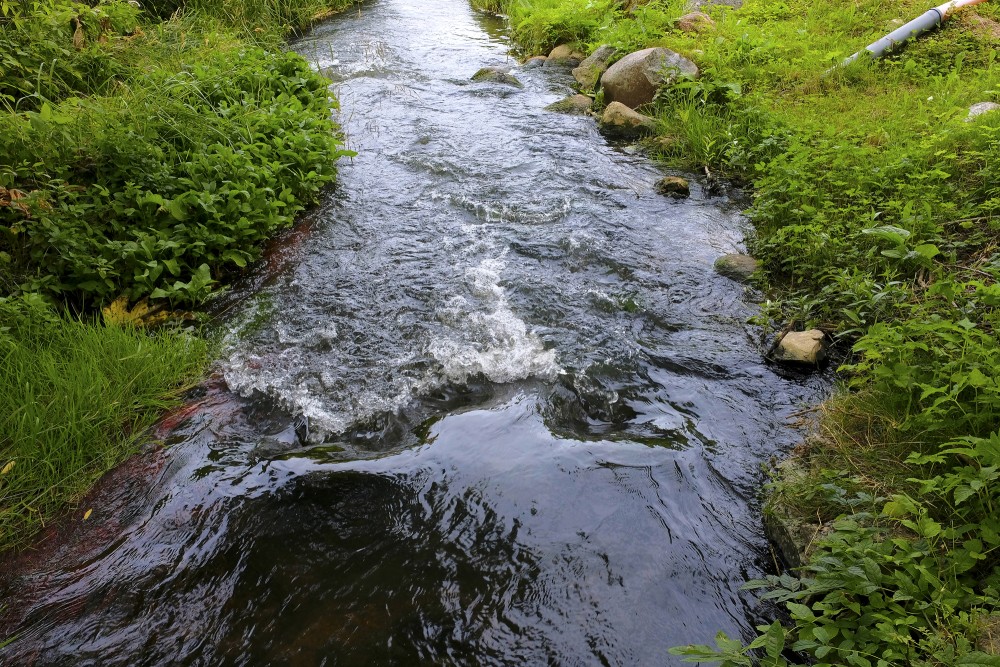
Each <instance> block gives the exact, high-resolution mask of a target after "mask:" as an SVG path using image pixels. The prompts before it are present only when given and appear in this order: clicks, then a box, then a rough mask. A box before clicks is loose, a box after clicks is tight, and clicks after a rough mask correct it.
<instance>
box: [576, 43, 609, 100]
mask: <svg viewBox="0 0 1000 667" xmlns="http://www.w3.org/2000/svg"><path fill="white" fill-rule="evenodd" d="M617 52H618V49H616V48H615V47H613V46H611V45H610V44H605V45H603V46H600V47H598V48H597V50H596V51H594V52H593V53H591V54H590V55H589V56H587V57H586V58H584V60H583V62H582V63H580V65H579V66H578V67H576V68H575V69H574V70H573V78H574V79H576V81H577V83H579V84H580V87H581V88H582V89H583V90H594V89H595V88H597V83H598V82H599V81H600V80H601V75H602V74H604V72H605V71H606V70H607V69H608V60H610V59H611V58H612V57H613V56H614V55H615V54H616V53H617Z"/></svg>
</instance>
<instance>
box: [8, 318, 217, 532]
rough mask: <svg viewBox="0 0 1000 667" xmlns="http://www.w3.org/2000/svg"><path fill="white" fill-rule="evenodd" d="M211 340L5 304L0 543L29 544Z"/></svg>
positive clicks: (122, 453)
mask: <svg viewBox="0 0 1000 667" xmlns="http://www.w3.org/2000/svg"><path fill="white" fill-rule="evenodd" d="M205 363H206V344H205V342H204V341H202V340H200V339H198V338H196V337H194V336H191V335H187V334H178V333H168V332H162V333H147V332H143V331H138V330H135V329H129V328H119V327H104V326H101V325H99V324H93V323H90V322H86V321H79V320H73V319H66V318H61V317H58V316H56V315H54V314H53V313H52V312H51V311H50V310H48V309H46V308H44V307H38V306H34V307H29V306H24V305H20V304H19V303H15V302H13V301H7V302H0V387H3V391H0V471H2V472H0V550H4V549H10V548H17V547H23V546H25V545H26V544H28V543H29V540H30V539H31V537H32V536H33V535H34V534H35V533H36V531H37V530H38V529H40V528H41V527H43V526H44V525H46V524H47V523H48V522H49V521H51V520H52V519H54V518H55V517H57V516H59V515H60V514H61V513H62V512H64V511H65V509H66V508H67V507H71V506H72V504H73V503H74V502H75V501H76V500H78V499H79V498H80V497H81V496H82V495H83V494H84V493H85V492H86V491H87V490H88V489H89V488H90V487H91V486H92V485H93V483H94V482H95V481H96V480H97V479H98V478H99V477H100V476H101V475H102V474H103V473H104V472H105V471H107V470H109V469H110V468H112V467H114V466H115V465H117V464H118V463H120V462H121V461H122V460H124V459H125V458H126V457H127V456H128V455H129V454H131V453H133V452H135V451H136V449H137V446H138V445H139V444H140V443H141V441H142V439H143V438H145V437H147V429H148V427H149V426H150V425H151V424H152V423H153V422H154V421H155V420H156V418H157V416H158V415H159V414H160V413H161V412H162V411H163V410H164V409H166V408H168V407H170V406H172V405H175V404H177V402H178V398H179V395H180V392H181V391H182V390H183V389H184V388H185V387H187V386H189V385H190V383H191V382H193V381H196V380H197V379H198V378H199V377H200V375H201V372H202V370H203V368H204V367H205Z"/></svg>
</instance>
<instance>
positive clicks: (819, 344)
mask: <svg viewBox="0 0 1000 667" xmlns="http://www.w3.org/2000/svg"><path fill="white" fill-rule="evenodd" d="M825 339H826V334H824V333H823V332H822V331H820V330H819V329H810V330H809V331H790V332H788V333H787V334H785V335H784V336H783V337H782V338H781V340H780V341H779V342H778V346H777V347H776V348H775V350H774V355H773V357H774V360H775V361H782V362H787V363H794V364H812V365H816V364H818V363H819V362H821V361H823V359H825V358H826V346H825V345H824V341H825Z"/></svg>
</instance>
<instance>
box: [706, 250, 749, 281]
mask: <svg viewBox="0 0 1000 667" xmlns="http://www.w3.org/2000/svg"><path fill="white" fill-rule="evenodd" d="M756 270H757V260H756V259H754V258H753V257H751V256H750V255H744V254H742V253H732V254H729V255H723V256H722V257H720V258H719V259H717V260H715V272H716V273H718V274H719V275H720V276H725V277H726V278H732V279H733V280H737V281H739V282H741V283H745V282H746V281H748V280H750V276H752V275H753V272H754V271H756Z"/></svg>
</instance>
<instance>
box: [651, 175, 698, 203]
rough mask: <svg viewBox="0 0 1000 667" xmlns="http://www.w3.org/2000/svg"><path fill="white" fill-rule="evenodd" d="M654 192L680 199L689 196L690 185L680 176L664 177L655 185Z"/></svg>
mask: <svg viewBox="0 0 1000 667" xmlns="http://www.w3.org/2000/svg"><path fill="white" fill-rule="evenodd" d="M656 191H657V192H659V193H660V194H661V195H666V196H668V197H674V198H675V199H681V198H683V197H687V196H688V195H690V194H691V185H690V184H689V183H688V181H687V179H686V178H681V177H680V176H664V177H663V178H661V179H660V180H659V181H657V183H656Z"/></svg>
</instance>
